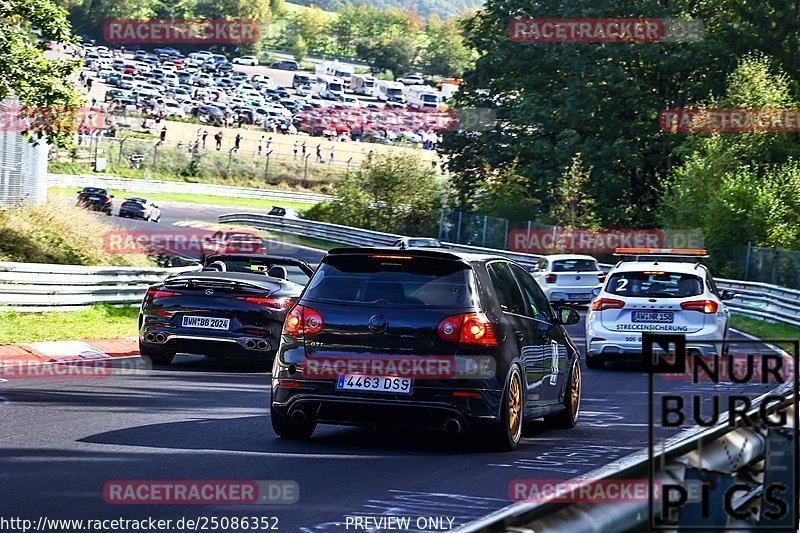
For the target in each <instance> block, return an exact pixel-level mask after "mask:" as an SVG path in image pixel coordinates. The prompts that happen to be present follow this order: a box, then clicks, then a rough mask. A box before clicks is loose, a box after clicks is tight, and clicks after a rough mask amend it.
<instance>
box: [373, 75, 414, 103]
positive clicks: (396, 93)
mask: <svg viewBox="0 0 800 533" xmlns="http://www.w3.org/2000/svg"><path fill="white" fill-rule="evenodd" d="M404 87H405V86H404V85H403V84H402V83H400V82H399V81H385V80H381V81H379V82H378V83H376V84H375V96H376V97H377V98H378V100H382V101H384V102H397V103H405V101H406V96H405V93H404V92H403V88H404Z"/></svg>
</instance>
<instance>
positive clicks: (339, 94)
mask: <svg viewBox="0 0 800 533" xmlns="http://www.w3.org/2000/svg"><path fill="white" fill-rule="evenodd" d="M311 94H313V95H314V96H319V97H320V98H322V99H324V100H341V99H342V98H343V97H344V82H343V81H342V80H341V78H336V77H333V76H317V82H316V83H315V84H314V85H313V86H312V88H311Z"/></svg>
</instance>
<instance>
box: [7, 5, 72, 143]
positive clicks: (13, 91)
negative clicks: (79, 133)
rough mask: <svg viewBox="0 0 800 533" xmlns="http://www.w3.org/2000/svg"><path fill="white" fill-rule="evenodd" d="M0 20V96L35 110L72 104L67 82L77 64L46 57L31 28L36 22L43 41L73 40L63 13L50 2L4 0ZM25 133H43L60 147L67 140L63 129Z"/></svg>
mask: <svg viewBox="0 0 800 533" xmlns="http://www.w3.org/2000/svg"><path fill="white" fill-rule="evenodd" d="M0 20H3V24H2V25H0V100H5V99H9V98H17V99H19V101H20V102H21V103H22V104H23V105H24V106H31V107H37V108H38V107H44V108H55V109H57V108H66V109H72V108H77V107H78V106H79V105H80V101H79V97H78V92H77V90H76V89H75V88H74V86H73V85H72V83H71V82H69V81H67V80H69V78H70V77H71V76H72V75H73V74H74V73H75V72H76V71H77V68H78V66H79V62H78V61H73V60H64V59H48V58H46V57H45V55H44V47H43V46H42V45H41V44H40V43H39V42H38V41H37V40H36V38H35V36H34V34H33V33H32V32H31V26H32V25H35V26H36V27H37V28H38V29H39V31H41V34H42V38H43V39H45V40H49V41H55V42H58V43H71V42H73V37H72V35H71V27H70V24H69V22H68V20H67V12H66V11H65V10H64V9H62V8H61V7H59V6H58V5H56V4H55V3H54V2H51V1H50V0H9V1H6V2H3V3H0ZM29 133H31V134H33V135H34V136H37V137H38V136H39V135H41V134H44V136H45V137H47V138H48V139H49V140H50V141H52V142H54V143H58V144H61V145H68V144H69V143H70V141H71V138H72V135H71V133H70V132H69V131H67V130H66V129H64V130H58V129H57V130H49V131H45V132H29Z"/></svg>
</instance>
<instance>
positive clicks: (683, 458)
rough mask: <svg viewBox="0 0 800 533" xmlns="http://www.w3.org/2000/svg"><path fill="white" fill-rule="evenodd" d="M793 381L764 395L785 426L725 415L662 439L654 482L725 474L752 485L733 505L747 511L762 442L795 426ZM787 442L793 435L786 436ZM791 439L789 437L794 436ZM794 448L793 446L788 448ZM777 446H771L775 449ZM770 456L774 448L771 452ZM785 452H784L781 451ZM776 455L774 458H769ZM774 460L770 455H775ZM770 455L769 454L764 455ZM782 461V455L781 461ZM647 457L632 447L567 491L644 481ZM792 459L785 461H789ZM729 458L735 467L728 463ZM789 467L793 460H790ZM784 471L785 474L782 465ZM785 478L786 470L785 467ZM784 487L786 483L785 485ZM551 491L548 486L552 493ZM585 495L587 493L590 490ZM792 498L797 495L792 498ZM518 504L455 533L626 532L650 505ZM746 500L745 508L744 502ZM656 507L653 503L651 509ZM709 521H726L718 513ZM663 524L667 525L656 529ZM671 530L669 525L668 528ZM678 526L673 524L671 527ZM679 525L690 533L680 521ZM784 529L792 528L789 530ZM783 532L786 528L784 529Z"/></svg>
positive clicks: (640, 526)
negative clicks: (749, 423) (745, 422)
mask: <svg viewBox="0 0 800 533" xmlns="http://www.w3.org/2000/svg"><path fill="white" fill-rule="evenodd" d="M791 389H792V384H791V383H786V384H784V386H781V387H778V388H777V389H775V390H774V391H772V392H771V393H769V394H776V395H777V394H780V395H782V396H783V397H784V398H785V400H784V401H783V402H781V403H773V404H772V405H769V406H768V407H766V408H765V410H766V412H767V413H769V414H770V415H772V413H776V412H778V411H784V412H785V413H786V422H787V424H786V425H785V426H784V428H769V429H767V430H764V429H759V428H756V427H746V426H742V425H738V426H736V427H730V426H729V425H728V414H727V413H725V414H724V415H723V416H721V417H720V420H721V421H720V423H719V424H717V425H716V426H714V427H710V428H704V427H694V428H690V429H687V430H685V431H683V432H681V433H679V434H677V435H675V436H674V437H672V438H671V439H670V440H669V441H668V442H666V443H665V444H664V446H663V448H662V447H659V448H658V449H657V450H653V452H654V453H653V460H654V464H656V465H659V466H658V467H657V468H655V469H654V472H653V474H654V475H653V481H654V483H667V484H673V485H684V484H685V483H687V480H688V479H691V478H690V476H687V473H688V472H689V471H695V472H715V473H723V474H726V475H730V476H732V477H733V478H734V479H735V480H736V481H737V482H742V483H744V484H745V485H747V486H749V487H750V488H751V490H750V491H749V492H747V493H746V494H744V497H743V498H741V499H740V500H738V501H737V502H736V503H735V504H734V505H735V509H737V510H741V509H743V508H749V507H750V504H751V502H752V501H753V500H754V499H756V498H758V497H759V496H760V495H761V492H762V489H763V485H764V484H766V480H765V479H764V478H761V477H760V475H761V473H760V472H759V471H760V470H763V471H766V467H765V466H763V461H764V460H765V456H766V455H767V454H766V451H767V449H768V443H767V441H768V440H770V438H776V437H777V438H782V437H786V436H787V434H786V433H785V432H786V431H791V430H792V429H793V425H794V417H795V409H796V399H795V397H794V395H793V394H792V392H791ZM766 396H767V395H764V396H762V397H760V398H757V399H755V400H753V404H752V405H753V407H752V409H750V410H749V411H748V417H754V416H755V415H756V413H757V412H758V411H759V409H760V408H761V404H762V402H763V401H764V398H765V397H766ZM788 438H789V442H791V439H792V438H793V437H792V435H791V433H788ZM794 438H796V437H794ZM793 446H794V445H792V447H793ZM732 449H733V450H741V452H740V453H738V455H737V457H736V458H735V461H733V462H732V461H731V457H730V450H732ZM776 449H777V448H776ZM772 453H773V454H774V453H776V452H775V451H773V452H772ZM786 455H789V454H786ZM774 457H776V456H774ZM774 457H773V459H774ZM766 459H767V460H769V458H766ZM783 459H784V460H785V458H783ZM649 461H650V458H649V452H648V450H647V449H644V450H642V451H640V452H637V453H635V454H633V455H631V456H629V457H626V458H623V459H620V460H619V461H615V462H613V463H610V464H608V465H606V466H604V467H601V468H600V469H597V470H595V471H593V472H590V473H588V474H585V475H583V476H579V477H577V478H574V479H571V480H569V481H568V482H565V483H564V485H565V486H566V487H568V488H567V490H565V491H564V493H566V494H569V488H571V487H575V486H582V485H588V486H590V487H591V486H592V485H593V484H595V483H598V482H603V481H608V480H613V479H618V480H625V481H626V482H629V481H631V480H642V479H644V480H648V479H649V469H650V462H649ZM790 461H791V460H790ZM732 463H734V464H732ZM794 466H795V468H796V467H797V465H794ZM783 470H786V471H788V470H789V469H788V468H784V469H783ZM789 476H791V472H789ZM789 486H791V484H789ZM557 490H558V489H554V490H553V492H556V491H557ZM590 493H591V492H590ZM795 497H797V495H795ZM553 499H554V498H551V499H550V501H541V502H535V503H533V502H524V501H521V502H518V503H516V504H512V505H510V506H508V507H505V508H503V509H500V510H499V511H496V512H494V513H492V514H490V515H487V516H485V517H483V518H481V519H479V520H477V521H474V522H472V523H469V524H466V525H465V526H463V527H461V528H459V530H458V531H459V532H460V533H473V532H482V531H492V532H496V531H513V532H517V533H522V532H526V533H532V532H535V531H570V532H571V533H584V532H585V533H590V532H591V533H598V532H602V533H613V532H623V531H633V530H649V528H648V525H649V523H650V520H651V518H653V517H652V516H651V515H650V510H651V509H650V506H649V504H648V502H647V501H638V502H618V501H613V500H611V501H605V502H603V503H599V502H591V503H570V504H569V505H565V504H564V503H559V502H557V501H552V500H553ZM745 505H746V506H747V507H745ZM656 507H657V506H655V505H654V509H653V510H654V511H655V508H656ZM716 519H717V520H718V521H719V520H720V519H723V520H724V519H725V517H724V516H721V515H720V516H717V517H716ZM705 525H707V526H708V527H717V528H718V529H716V530H717V531H722V530H723V529H724V530H726V531H733V530H734V529H725V528H726V527H728V528H733V527H740V528H741V529H739V530H740V531H745V530H750V531H756V530H758V526H757V525H754V524H752V523H747V522H742V523H738V524H720V523H713V522H712V521H711V520H708V521H707V524H704V526H705ZM662 527H666V526H662ZM673 527H674V526H673ZM678 529H680V528H678ZM683 529H684V530H692V528H691V527H688V526H684V527H683ZM789 529H794V528H792V527H790V528H789ZM783 531H786V530H783Z"/></svg>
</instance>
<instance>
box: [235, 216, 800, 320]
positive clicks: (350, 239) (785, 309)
mask: <svg viewBox="0 0 800 533" xmlns="http://www.w3.org/2000/svg"><path fill="white" fill-rule="evenodd" d="M219 221H220V222H222V223H230V224H243V225H247V226H252V227H254V228H260V229H265V230H271V231H278V232H283V233H290V234H293V235H300V236H304V237H316V238H319V239H325V240H328V241H333V242H338V243H342V244H348V245H353V246H385V245H390V244H391V243H392V242H394V241H395V240H396V239H398V238H400V237H402V235H395V234H392V233H381V232H378V231H371V230H366V229H360V228H354V227H350V226H341V225H338V224H328V223H326V222H315V221H313V220H299V219H284V218H281V217H275V216H269V215H259V214H254V213H231V214H226V215H221V216H220V217H219ZM446 244H447V245H448V246H449V247H450V248H452V249H453V250H457V251H462V252H471V253H481V254H491V255H499V256H503V257H507V258H509V259H513V260H515V261H517V262H518V263H520V264H522V265H524V266H533V265H534V264H535V263H536V261H538V260H539V258H540V257H541V256H539V255H534V254H524V253H519V252H511V251H508V250H497V249H494V248H480V247H478V246H466V245H463V244H455V243H446ZM600 266H601V267H602V268H603V269H604V270H609V269H610V268H611V267H612V266H613V265H609V264H601V265H600ZM715 281H716V283H717V286H718V287H719V288H721V289H730V290H733V291H734V292H736V293H737V297H736V298H734V299H733V300H730V301H727V302H726V305H727V306H728V307H730V309H731V311H733V312H735V313H739V314H742V315H745V316H751V317H755V318H760V319H763V320H769V321H773V322H781V323H784V324H789V325H792V326H799V327H800V290H794V289H787V288H785V287H780V286H777V285H770V284H767V283H760V282H750V281H738V280H731V279H716V280H715Z"/></svg>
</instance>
